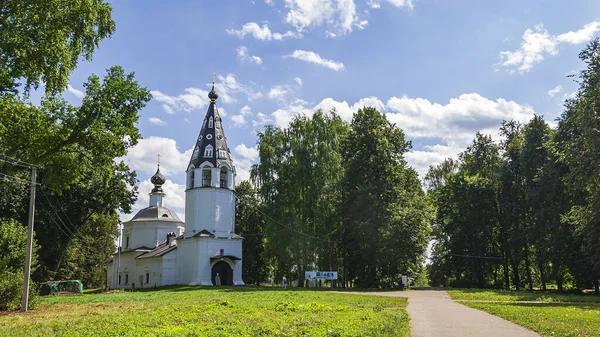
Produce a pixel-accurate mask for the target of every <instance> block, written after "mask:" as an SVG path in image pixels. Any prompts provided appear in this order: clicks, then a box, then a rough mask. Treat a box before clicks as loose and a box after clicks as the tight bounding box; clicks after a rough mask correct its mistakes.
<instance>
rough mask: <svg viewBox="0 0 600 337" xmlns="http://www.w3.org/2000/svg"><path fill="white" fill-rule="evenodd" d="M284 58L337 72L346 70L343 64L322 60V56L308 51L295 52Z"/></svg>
mask: <svg viewBox="0 0 600 337" xmlns="http://www.w3.org/2000/svg"><path fill="white" fill-rule="evenodd" d="M284 57H291V58H294V59H297V60H301V61H304V62H308V63H314V64H316V65H319V66H322V67H325V68H329V69H333V70H335V71H340V70H342V69H344V64H343V63H342V62H336V61H332V60H328V59H324V58H321V56H320V55H319V54H317V53H315V52H312V51H306V50H294V52H293V53H291V54H289V55H285V56H284Z"/></svg>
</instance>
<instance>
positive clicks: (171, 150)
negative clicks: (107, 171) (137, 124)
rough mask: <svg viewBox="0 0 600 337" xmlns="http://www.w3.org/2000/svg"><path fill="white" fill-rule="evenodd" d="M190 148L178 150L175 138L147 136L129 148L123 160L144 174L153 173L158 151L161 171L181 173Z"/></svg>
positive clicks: (186, 163) (185, 166) (190, 154)
mask: <svg viewBox="0 0 600 337" xmlns="http://www.w3.org/2000/svg"><path fill="white" fill-rule="evenodd" d="M192 150H193V148H190V149H188V150H185V151H184V152H180V150H179V148H178V147H177V143H176V142H175V140H173V139H171V138H163V137H154V136H152V137H149V138H144V139H141V140H140V141H139V142H138V143H137V145H136V146H134V147H132V148H131V149H129V151H128V152H127V155H126V156H125V157H122V158H119V159H118V160H123V161H124V162H125V163H126V164H128V165H129V167H130V168H131V169H133V170H136V171H138V172H141V173H144V174H146V175H149V176H151V175H153V174H154V172H156V163H157V157H156V155H157V154H159V153H160V155H161V157H160V169H161V172H162V173H163V174H164V175H165V176H167V177H169V176H178V175H181V176H182V175H183V174H184V173H183V172H185V170H186V169H187V165H188V163H189V161H190V158H191V157H192Z"/></svg>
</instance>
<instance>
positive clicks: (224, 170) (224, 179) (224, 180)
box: [221, 167, 227, 188]
mask: <svg viewBox="0 0 600 337" xmlns="http://www.w3.org/2000/svg"><path fill="white" fill-rule="evenodd" d="M221 188H227V168H225V167H221Z"/></svg>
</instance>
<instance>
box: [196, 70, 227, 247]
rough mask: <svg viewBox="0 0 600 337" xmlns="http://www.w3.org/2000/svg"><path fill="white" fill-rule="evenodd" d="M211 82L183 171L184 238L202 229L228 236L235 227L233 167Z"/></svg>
mask: <svg viewBox="0 0 600 337" xmlns="http://www.w3.org/2000/svg"><path fill="white" fill-rule="evenodd" d="M212 83H213V86H212V90H211V91H210V92H209V93H208V98H209V99H210V105H209V106H208V110H207V112H206V116H205V117H204V120H203V122H202V128H201V129H200V134H199V135H198V138H197V140H196V145H195V146H194V151H193V152H192V158H191V159H190V163H189V164H188V168H187V171H186V190H185V233H184V236H185V237H186V238H188V237H193V236H194V235H197V234H198V233H200V232H202V231H207V232H209V233H210V234H212V235H214V236H215V237H218V238H231V236H232V234H233V233H234V229H235V228H234V226H235V225H234V224H235V193H234V189H235V168H234V166H233V162H232V161H231V153H230V150H229V147H228V146H227V138H226V137H225V132H224V130H223V123H222V120H221V116H220V115H219V111H218V109H217V99H218V98H219V95H218V94H217V92H216V90H215V82H214V78H213V82H212Z"/></svg>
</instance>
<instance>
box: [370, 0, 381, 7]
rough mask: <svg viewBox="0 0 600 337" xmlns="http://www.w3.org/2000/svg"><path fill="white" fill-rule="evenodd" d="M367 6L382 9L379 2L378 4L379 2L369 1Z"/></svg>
mask: <svg viewBox="0 0 600 337" xmlns="http://www.w3.org/2000/svg"><path fill="white" fill-rule="evenodd" d="M367 5H369V7H371V8H380V7H381V5H380V4H379V2H377V0H369V1H367Z"/></svg>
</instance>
